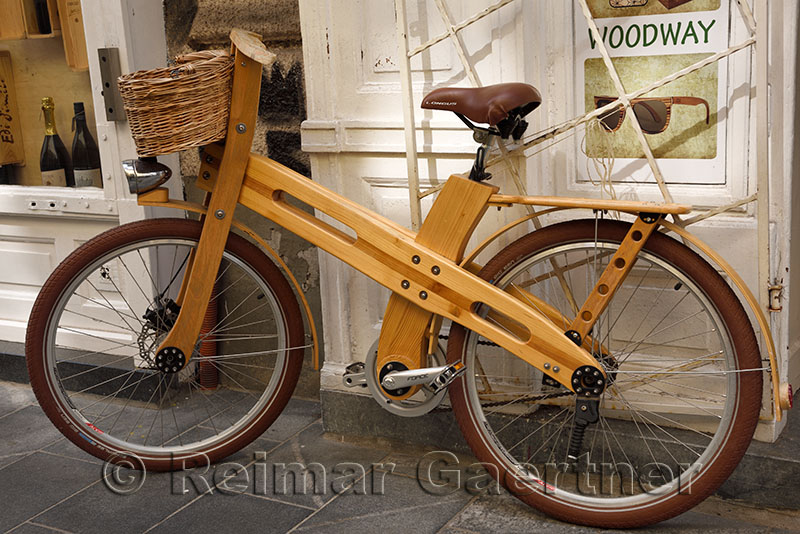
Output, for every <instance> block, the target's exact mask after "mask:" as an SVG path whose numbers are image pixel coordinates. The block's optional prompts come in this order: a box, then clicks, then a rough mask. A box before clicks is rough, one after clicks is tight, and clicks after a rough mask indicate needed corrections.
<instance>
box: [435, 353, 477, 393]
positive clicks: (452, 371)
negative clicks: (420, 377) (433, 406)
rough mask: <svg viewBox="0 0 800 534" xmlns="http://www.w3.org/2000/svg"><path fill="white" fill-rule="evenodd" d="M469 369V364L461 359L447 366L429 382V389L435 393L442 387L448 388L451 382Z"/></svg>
mask: <svg viewBox="0 0 800 534" xmlns="http://www.w3.org/2000/svg"><path fill="white" fill-rule="evenodd" d="M466 370H467V366H466V365H464V364H463V363H461V361H457V362H455V363H452V364H450V365H447V366H445V368H444V369H443V370H442V371H441V372H440V373H439V374H438V375H436V377H435V378H434V379H433V380H432V381H431V382H430V383H429V384H428V389H430V390H431V391H433V392H434V393H438V392H439V391H441V390H442V389H444V388H446V387H447V386H449V385H450V384H452V383H453V380H455V379H456V378H458V377H459V376H461V375H462V374H464V371H466Z"/></svg>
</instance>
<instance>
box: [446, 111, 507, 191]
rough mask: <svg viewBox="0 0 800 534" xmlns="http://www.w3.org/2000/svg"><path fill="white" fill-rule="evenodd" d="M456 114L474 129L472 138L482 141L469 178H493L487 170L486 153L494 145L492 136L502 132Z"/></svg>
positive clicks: (478, 179) (480, 180)
mask: <svg viewBox="0 0 800 534" xmlns="http://www.w3.org/2000/svg"><path fill="white" fill-rule="evenodd" d="M454 113H455V114H456V116H457V117H458V118H459V119H461V122H463V123H464V124H466V125H467V127H468V128H469V129H470V130H472V138H473V139H474V140H475V142H476V143H480V145H481V146H479V147H478V151H477V152H476V153H475V162H474V163H473V164H472V170H470V171H469V179H470V180H472V181H473V182H484V181H486V180H489V179H491V177H492V175H491V173H488V172H486V153H487V152H488V151H489V149H490V148H491V147H492V138H493V136H495V135H499V134H500V132H499V131H498V130H497V129H496V128H494V127H489V128H482V127H480V126H476V125H475V124H473V123H472V121H470V120H469V119H468V118H466V117H465V116H464V115H462V114H461V113H458V112H454Z"/></svg>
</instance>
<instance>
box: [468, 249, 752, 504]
mask: <svg viewBox="0 0 800 534" xmlns="http://www.w3.org/2000/svg"><path fill="white" fill-rule="evenodd" d="M616 248H617V245H616V244H612V243H603V242H583V243H572V244H565V245H560V246H557V247H553V248H550V249H547V250H544V251H540V252H538V253H536V254H534V255H532V256H530V257H528V258H525V259H524V260H521V261H520V262H519V263H518V264H517V265H515V266H513V267H512V268H510V269H509V270H508V271H507V272H505V273H503V274H502V275H501V276H500V277H499V278H498V279H497V280H496V281H495V284H496V285H497V286H499V287H501V288H507V287H509V286H512V285H513V286H515V287H516V288H517V289H523V290H524V291H527V292H529V293H530V294H532V295H534V296H535V297H538V298H539V299H541V300H544V301H545V302H547V303H549V304H550V305H551V306H553V307H554V308H555V309H557V310H558V312H559V314H560V315H561V316H562V324H560V325H559V326H560V327H564V328H565V330H566V326H567V325H568V324H569V318H571V317H572V316H574V312H573V311H571V310H573V309H575V308H574V307H573V305H572V304H571V303H570V299H569V298H568V297H567V296H566V293H567V291H566V290H565V289H564V287H567V288H569V292H571V293H572V294H573V300H574V301H576V302H577V303H578V304H577V305H578V307H579V306H580V304H581V303H582V302H583V301H584V300H585V298H586V296H587V295H588V291H589V290H590V289H591V288H592V287H593V286H594V284H595V282H596V280H597V277H599V274H600V273H602V270H603V269H604V268H605V265H606V264H607V262H608V261H609V259H610V257H611V255H612V254H613V252H614V251H615V250H616ZM554 262H555V263H554ZM554 266H555V267H554ZM556 270H558V271H561V272H562V275H561V276H557V275H554V271H556ZM528 303H529V304H530V305H531V306H533V307H537V308H539V309H540V310H541V311H545V310H544V309H543V308H544V306H543V305H542V304H541V302H539V301H537V300H536V299H534V298H533V297H529V299H528ZM592 334H593V350H594V352H600V351H599V350H598V349H599V347H600V346H602V347H604V348H605V352H607V353H610V354H611V356H612V357H613V358H614V360H609V361H606V362H603V367H604V368H605V370H606V372H607V373H608V372H616V378H615V381H614V383H613V384H612V385H611V386H610V387H609V388H607V390H606V392H605V393H604V394H603V400H602V403H601V414H600V421H599V422H598V423H596V424H594V425H592V426H590V427H589V430H587V432H586V435H585V437H584V440H583V448H582V456H581V457H580V458H579V459H578V462H568V461H567V458H566V443H567V441H568V440H569V437H570V432H571V428H572V421H573V416H574V404H575V403H574V400H575V397H574V396H573V395H566V396H553V397H551V398H542V395H546V394H557V393H559V390H558V389H557V388H552V387H549V386H545V385H542V375H541V373H540V372H539V371H538V370H536V369H534V368H532V367H530V366H528V365H527V364H525V363H524V362H522V361H521V360H519V359H518V358H516V357H514V356H513V355H511V354H509V353H507V352H505V351H503V350H502V349H500V348H499V347H497V346H491V345H489V346H487V345H486V343H485V341H486V340H484V339H483V338H480V337H479V336H478V335H476V334H475V333H473V332H471V331H468V332H467V337H466V339H465V342H464V350H465V362H466V364H467V369H469V370H470V372H469V374H468V376H467V379H466V383H467V388H466V395H467V401H468V402H469V404H470V417H471V418H472V424H473V425H474V426H475V427H476V428H477V429H479V432H480V436H481V439H482V440H483V442H484V445H485V446H486V447H487V448H488V449H489V450H490V451H491V452H492V455H493V456H494V458H495V460H496V461H497V462H499V463H501V464H503V465H505V466H507V468H508V469H509V470H510V472H511V473H513V474H514V475H516V476H515V478H516V479H517V480H515V482H514V484H515V485H516V486H517V487H518V488H517V490H518V491H521V492H525V491H529V492H540V493H545V494H547V495H548V496H549V497H550V498H552V499H554V500H557V501H559V502H561V503H562V504H566V505H568V506H571V507H575V508H579V509H583V510H597V509H601V510H602V509H606V510H609V511H610V510H611V509H613V510H614V511H619V510H620V509H626V510H632V509H636V508H641V507H644V506H649V505H652V504H654V503H656V502H660V501H662V500H664V499H666V498H669V497H670V496H671V495H674V494H675V492H676V491H681V492H684V491H690V490H691V484H692V483H693V482H694V481H696V480H697V477H699V476H701V475H702V474H703V472H704V471H705V470H706V469H707V468H708V466H710V465H711V463H712V462H713V461H714V460H715V458H716V456H717V454H718V453H719V451H720V450H721V449H722V447H723V446H724V444H725V442H726V440H727V438H728V431H729V430H730V427H731V424H732V422H733V420H734V415H735V411H736V408H737V403H736V399H737V387H738V379H737V375H736V373H735V372H731V371H735V370H736V368H737V366H736V360H735V356H734V353H733V344H732V341H731V340H730V336H729V333H728V332H727V329H726V327H725V324H724V322H723V321H722V319H721V318H720V315H719V313H718V312H717V310H716V309H715V307H714V305H713V304H712V303H711V301H710V299H709V298H708V297H707V296H706V295H705V294H704V293H703V292H702V291H701V290H700V288H699V287H698V286H697V285H696V284H695V283H694V282H693V281H691V280H690V279H688V277H687V276H686V275H685V274H683V273H682V272H680V271H679V270H678V269H677V268H675V267H674V266H672V265H670V264H669V263H667V262H666V261H665V260H663V259H661V258H659V257H657V256H655V255H653V254H651V253H648V252H646V251H642V252H641V253H640V254H639V256H638V257H637V263H636V265H635V266H634V267H633V269H632V271H631V273H630V275H629V276H628V278H627V279H626V280H625V282H624V284H623V286H622V287H621V289H620V290H619V291H618V292H617V294H616V295H615V296H614V299H613V300H612V302H611V305H610V306H609V308H608V309H607V310H606V312H605V313H604V314H603V316H602V317H600V319H599V320H598V323H597V325H596V326H595V329H594V330H593V332H592ZM479 341H481V343H479ZM614 361H615V362H616V363H617V364H618V367H617V368H616V369H612V366H613V365H615V364H614V363H612V362H614ZM564 391H566V390H563V389H562V390H561V392H562V393H563V392H564ZM651 464H652V465H651ZM665 466H666V468H665ZM654 467H655V469H654Z"/></svg>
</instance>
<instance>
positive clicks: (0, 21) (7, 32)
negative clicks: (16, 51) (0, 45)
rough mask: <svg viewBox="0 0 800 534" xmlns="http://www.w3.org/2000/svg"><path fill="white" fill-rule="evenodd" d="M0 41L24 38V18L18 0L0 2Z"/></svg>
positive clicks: (0, 0) (2, 0) (1, 0)
mask: <svg viewBox="0 0 800 534" xmlns="http://www.w3.org/2000/svg"><path fill="white" fill-rule="evenodd" d="M0 13H2V14H3V15H2V16H1V17H0V41H5V40H11V39H24V38H25V17H24V15H23V14H22V4H20V0H0Z"/></svg>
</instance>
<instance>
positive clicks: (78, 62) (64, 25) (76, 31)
mask: <svg viewBox="0 0 800 534" xmlns="http://www.w3.org/2000/svg"><path fill="white" fill-rule="evenodd" d="M58 17H59V20H60V21H61V35H62V37H63V39H64V56H65V57H66V58H67V65H68V66H69V68H70V69H72V70H74V71H84V70H89V57H88V55H87V52H86V35H85V34H84V31H83V12H82V11H81V0H58Z"/></svg>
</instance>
